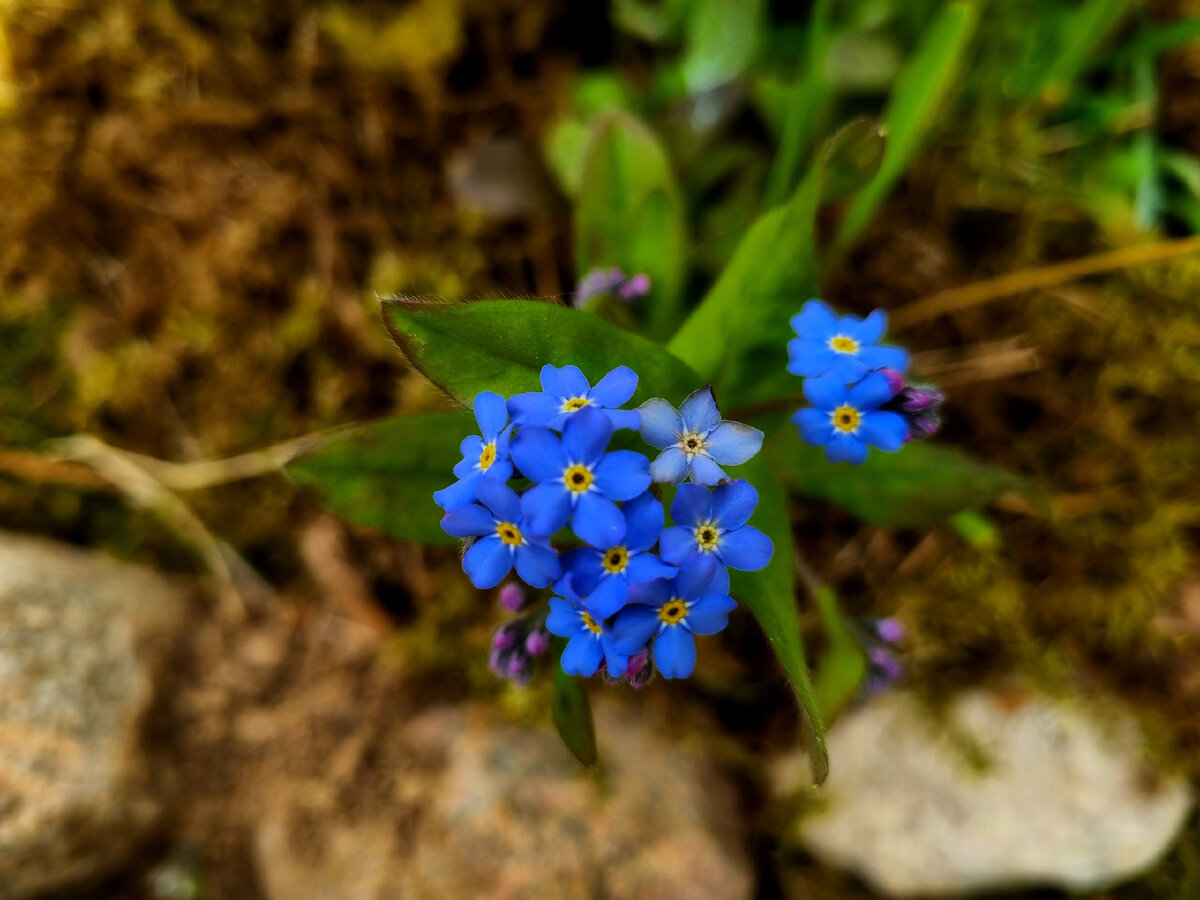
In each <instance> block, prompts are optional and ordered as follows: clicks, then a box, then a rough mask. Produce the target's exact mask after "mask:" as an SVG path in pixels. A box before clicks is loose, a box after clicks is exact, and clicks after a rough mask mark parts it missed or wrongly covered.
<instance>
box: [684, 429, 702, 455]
mask: <svg viewBox="0 0 1200 900" xmlns="http://www.w3.org/2000/svg"><path fill="white" fill-rule="evenodd" d="M679 449H680V450H682V451H683V452H684V453H686V454H687V455H688V456H696V455H697V454H699V453H703V452H704V435H702V434H697V433H696V432H694V431H686V432H684V433H683V434H681V435H680V436H679Z"/></svg>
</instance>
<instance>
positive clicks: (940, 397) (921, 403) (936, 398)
mask: <svg viewBox="0 0 1200 900" xmlns="http://www.w3.org/2000/svg"><path fill="white" fill-rule="evenodd" d="M899 400H900V408H901V409H902V410H904V411H905V412H913V413H915V412H924V411H925V410H927V409H937V408H938V407H939V406H941V405H942V404H943V403H944V402H945V400H946V397H945V395H944V394H943V393H942V392H941V391H939V390H938V389H937V388H935V387H931V386H930V385H927V384H910V385H906V386H905V387H904V390H903V391H902V392H901V393H900V398H899Z"/></svg>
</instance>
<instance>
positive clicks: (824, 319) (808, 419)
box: [788, 300, 942, 465]
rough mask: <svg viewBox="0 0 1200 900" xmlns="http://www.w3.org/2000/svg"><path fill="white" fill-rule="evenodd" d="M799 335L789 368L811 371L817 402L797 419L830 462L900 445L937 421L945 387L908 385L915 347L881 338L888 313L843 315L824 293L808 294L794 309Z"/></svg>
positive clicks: (807, 376)
mask: <svg viewBox="0 0 1200 900" xmlns="http://www.w3.org/2000/svg"><path fill="white" fill-rule="evenodd" d="M791 324H792V328H793V330H794V331H795V332H796V337H794V338H793V339H792V340H790V341H789V342H788V371H789V372H791V373H792V374H793V375H799V376H801V377H803V378H804V396H805V397H806V398H807V399H808V402H809V403H811V404H812V406H809V407H805V408H804V409H801V410H798V411H797V412H796V414H795V415H793V416H792V421H793V422H794V423H795V424H796V426H797V428H798V429H799V431H800V436H801V437H803V438H804V440H805V441H807V442H808V443H810V444H813V445H815V446H819V447H820V446H823V447H824V448H825V455H826V457H827V458H828V459H829V461H830V462H849V463H854V464H856V465H857V464H859V463H861V462H863V461H864V460H865V459H866V458H867V448H868V446H871V447H877V448H879V449H880V450H886V451H894V450H899V449H900V448H901V447H902V446H903V445H904V444H905V443H907V442H908V441H910V440H914V439H917V438H924V437H928V436H929V435H930V434H932V433H933V432H934V431H936V430H937V427H938V416H937V408H938V407H939V406H940V405H941V402H942V395H941V394H940V393H938V392H937V391H936V390H934V389H932V388H929V387H926V386H914V385H907V384H906V383H905V380H904V374H903V373H904V372H905V371H906V370H907V369H908V354H907V353H906V352H905V351H904V350H902V349H900V348H899V347H889V346H886V345H884V344H881V343H880V340H881V339H882V338H883V334H884V332H885V331H886V330H887V315H886V314H885V313H884V312H883V310H879V309H877V310H875V311H874V312H872V313H871V314H870V315H868V316H867V317H866V318H865V319H859V318H857V317H855V316H841V317H838V316H837V315H836V314H835V313H834V311H833V310H832V309H830V308H829V307H828V306H827V305H825V304H824V303H822V302H821V301H820V300H809V301H808V302H807V303H805V304H804V306H803V308H801V310H800V312H799V313H797V314H796V315H795V316H793V317H792V320H791Z"/></svg>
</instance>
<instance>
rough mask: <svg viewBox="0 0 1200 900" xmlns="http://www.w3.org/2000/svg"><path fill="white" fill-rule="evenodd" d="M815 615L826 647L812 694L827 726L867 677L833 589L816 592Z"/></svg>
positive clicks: (859, 648) (864, 661)
mask: <svg viewBox="0 0 1200 900" xmlns="http://www.w3.org/2000/svg"><path fill="white" fill-rule="evenodd" d="M816 599H817V612H818V613H820V616H821V624H822V625H824V626H825V635H826V640H827V642H828V645H827V646H826V648H825V655H824V656H822V657H821V664H820V665H819V666H817V675H816V679H815V683H814V694H815V695H816V698H817V706H818V708H819V709H820V710H821V715H822V717H824V719H825V721H826V722H831V721H833V719H835V718H836V717H837V715H838V714H839V713H840V712H841V711H842V710H843V709H845V707H846V704H847V703H849V702H850V700H851V698H852V697H853V696H854V693H855V691H857V690H858V686H859V685H860V684H862V680H863V678H865V677H866V675H867V656H866V654H865V653H864V652H863V649H862V646H861V645H860V644H859V642H858V640H857V639H855V637H854V632H853V631H852V630H851V627H850V625H849V623H848V622H847V621H846V618H845V616H843V615H842V610H841V607H839V606H838V600H837V595H836V594H835V593H834V592H833V588H831V587H829V586H827V585H822V586H821V587H820V588H818V589H817V598H816Z"/></svg>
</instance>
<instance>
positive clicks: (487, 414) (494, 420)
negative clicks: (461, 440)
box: [475, 391, 508, 441]
mask: <svg viewBox="0 0 1200 900" xmlns="http://www.w3.org/2000/svg"><path fill="white" fill-rule="evenodd" d="M475 421H477V422H478V423H479V433H480V434H482V435H483V439H484V440H485V441H492V440H495V439H496V435H498V434H499V433H500V430H501V429H502V428H504V426H505V425H507V424H508V404H507V403H506V402H505V400H504V398H503V397H501V396H500V395H499V394H493V393H492V392H491V391H481V392H480V393H478V394H476V395H475Z"/></svg>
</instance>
